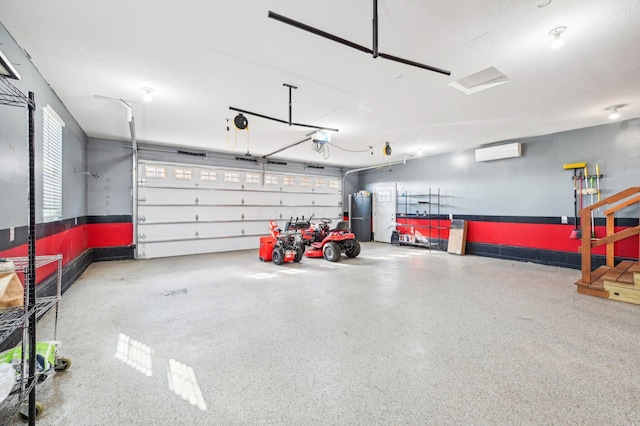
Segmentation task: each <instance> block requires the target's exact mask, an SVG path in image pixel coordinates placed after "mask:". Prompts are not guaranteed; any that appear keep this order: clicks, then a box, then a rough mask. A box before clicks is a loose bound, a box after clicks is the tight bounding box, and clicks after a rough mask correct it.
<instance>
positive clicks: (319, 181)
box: [314, 178, 327, 188]
mask: <svg viewBox="0 0 640 426" xmlns="http://www.w3.org/2000/svg"><path fill="white" fill-rule="evenodd" d="M314 186H315V187H316V188H326V187H327V180H326V179H324V178H315V179H314Z"/></svg>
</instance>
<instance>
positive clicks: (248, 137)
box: [246, 126, 250, 155]
mask: <svg viewBox="0 0 640 426" xmlns="http://www.w3.org/2000/svg"><path fill="white" fill-rule="evenodd" d="M246 130H247V155H250V154H249V126H247V129H246Z"/></svg>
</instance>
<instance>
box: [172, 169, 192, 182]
mask: <svg viewBox="0 0 640 426" xmlns="http://www.w3.org/2000/svg"><path fill="white" fill-rule="evenodd" d="M173 177H174V178H176V179H180V180H190V179H193V170H191V169H183V168H180V167H176V168H174V169H173Z"/></svg>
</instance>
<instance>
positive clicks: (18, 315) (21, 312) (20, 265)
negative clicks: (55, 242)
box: [0, 254, 62, 424]
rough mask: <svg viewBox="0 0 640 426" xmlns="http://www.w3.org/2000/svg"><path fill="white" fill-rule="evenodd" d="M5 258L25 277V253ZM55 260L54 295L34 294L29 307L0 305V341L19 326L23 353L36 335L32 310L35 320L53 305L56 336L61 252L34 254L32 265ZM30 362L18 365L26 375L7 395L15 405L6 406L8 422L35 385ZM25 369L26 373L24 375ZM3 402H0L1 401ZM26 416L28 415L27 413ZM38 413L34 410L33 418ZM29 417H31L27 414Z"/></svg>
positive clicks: (27, 292) (54, 336) (28, 294)
mask: <svg viewBox="0 0 640 426" xmlns="http://www.w3.org/2000/svg"><path fill="white" fill-rule="evenodd" d="M7 260H10V261H12V262H13V264H14V265H15V272H18V273H24V274H25V277H26V276H27V274H28V272H29V258H28V257H10V258H8V259H7ZM52 263H55V264H56V294H55V295H53V296H46V297H38V298H36V304H35V306H34V307H31V308H29V307H28V306H19V307H14V308H7V309H0V343H2V342H3V341H4V340H5V339H6V338H8V337H9V336H10V335H11V334H12V333H13V332H14V331H15V330H17V329H20V328H22V353H23V354H25V353H26V352H25V351H26V349H27V348H26V347H25V346H27V344H25V342H29V343H28V345H29V346H30V345H32V344H34V343H33V342H32V339H31V338H32V337H33V338H34V339H35V335H34V336H32V335H30V334H29V332H28V330H29V327H28V326H29V321H30V318H31V314H32V313H33V311H35V316H36V321H37V320H39V319H40V318H41V317H42V316H43V315H44V314H46V313H47V312H49V310H50V309H51V308H52V307H55V324H54V331H53V340H57V336H58V305H59V302H60V300H61V295H62V255H61V254H57V255H51V256H36V258H35V267H36V269H37V268H40V267H42V266H45V265H49V264H52ZM29 287H30V286H28V285H27V286H25V287H24V297H25V300H29V296H30V292H31V290H32V289H31V288H29ZM31 371H34V372H35V370H30V369H29V366H28V365H27V358H26V357H24V356H23V357H22V361H21V367H20V377H21V378H25V379H24V380H23V379H21V380H20V381H19V383H18V384H17V386H16V387H17V390H16V391H15V395H10V396H9V397H8V398H7V400H6V404H9V403H10V402H14V403H15V407H13V409H9V410H8V411H9V414H10V415H9V416H8V419H7V423H5V424H8V422H9V421H10V420H11V418H13V416H14V415H15V413H16V412H17V411H18V409H19V408H20V406H21V405H22V402H23V401H24V400H25V399H26V397H27V396H28V395H29V394H30V392H31V390H32V388H35V385H36V382H37V380H30V379H31V378H32V376H33V377H35V376H36V374H32V373H31ZM25 373H28V374H29V375H28V376H26V375H25ZM3 403H5V402H0V404H3ZM27 417H28V416H27ZM37 417H38V415H37V413H36V416H35V418H37ZM29 419H30V417H29Z"/></svg>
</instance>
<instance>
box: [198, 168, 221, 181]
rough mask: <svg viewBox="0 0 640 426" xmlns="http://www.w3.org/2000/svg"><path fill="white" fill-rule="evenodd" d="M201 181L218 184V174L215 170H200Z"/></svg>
mask: <svg viewBox="0 0 640 426" xmlns="http://www.w3.org/2000/svg"><path fill="white" fill-rule="evenodd" d="M200 180H208V181H211V182H216V181H217V180H218V172H217V171H215V170H200Z"/></svg>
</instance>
